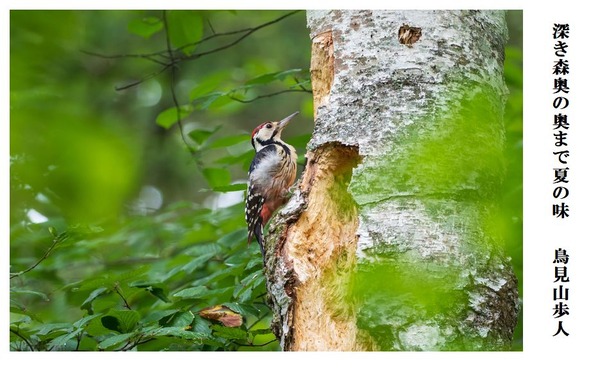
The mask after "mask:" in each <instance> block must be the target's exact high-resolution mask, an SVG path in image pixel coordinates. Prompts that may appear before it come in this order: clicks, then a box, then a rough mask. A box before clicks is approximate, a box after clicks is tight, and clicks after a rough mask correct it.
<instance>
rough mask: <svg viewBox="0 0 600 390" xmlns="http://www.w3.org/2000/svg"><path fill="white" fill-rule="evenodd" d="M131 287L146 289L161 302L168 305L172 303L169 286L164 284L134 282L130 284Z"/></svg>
mask: <svg viewBox="0 0 600 390" xmlns="http://www.w3.org/2000/svg"><path fill="white" fill-rule="evenodd" d="M129 285H130V286H131V287H138V288H143V289H146V291H148V292H149V293H150V294H152V295H154V296H155V297H157V298H158V299H160V300H161V301H163V302H165V303H168V302H171V301H170V300H169V297H168V296H167V295H168V292H167V291H168V290H167V286H166V285H165V284H164V283H160V282H156V283H154V282H152V283H150V282H133V283H130V284H129Z"/></svg>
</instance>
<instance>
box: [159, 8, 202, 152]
mask: <svg viewBox="0 0 600 390" xmlns="http://www.w3.org/2000/svg"><path fill="white" fill-rule="evenodd" d="M163 19H164V24H165V36H166V39H167V49H168V51H169V57H170V59H171V61H172V62H173V61H175V59H174V57H173V50H172V48H171V39H170V38H171V37H170V35H169V24H168V23H167V11H163ZM175 73H176V72H175V67H171V83H170V84H171V98H172V99H173V104H175V109H176V111H177V127H178V128H179V134H180V135H181V139H182V140H183V142H184V143H185V145H186V146H187V148H188V150H189V151H190V153H192V154H193V153H194V148H193V147H192V145H190V144H189V143H188V141H187V139H186V138H185V134H184V133H183V124H182V123H181V112H180V107H179V102H178V100H177V94H176V93H175V84H176V77H175Z"/></svg>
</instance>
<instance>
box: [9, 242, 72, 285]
mask: <svg viewBox="0 0 600 390" xmlns="http://www.w3.org/2000/svg"><path fill="white" fill-rule="evenodd" d="M66 239H67V234H66V233H61V234H59V235H58V236H56V237H54V240H52V245H50V247H49V248H48V249H47V250H46V253H44V255H43V256H42V257H41V258H40V259H39V260H38V261H37V262H36V263H35V264H34V265H32V266H31V267H29V268H27V269H26V270H24V271H21V272H15V273H12V274H10V278H11V279H12V278H16V277H17V276H21V275H23V274H26V273H27V272H29V271H31V270H32V269H34V268H35V267H37V266H38V265H40V263H41V262H42V261H44V260H46V259H47V258H48V257H50V254H52V252H53V251H54V249H55V248H56V246H57V245H58V244H60V243H61V242H63V241H64V240H66Z"/></svg>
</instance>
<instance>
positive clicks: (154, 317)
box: [141, 309, 179, 324]
mask: <svg viewBox="0 0 600 390" xmlns="http://www.w3.org/2000/svg"><path fill="white" fill-rule="evenodd" d="M178 311H179V310H177V309H170V310H159V311H153V312H151V313H150V314H148V315H147V316H146V317H144V319H143V320H142V321H141V323H142V324H149V323H152V322H154V321H159V320H161V319H163V318H165V317H168V316H172V315H173V314H175V313H177V312H178Z"/></svg>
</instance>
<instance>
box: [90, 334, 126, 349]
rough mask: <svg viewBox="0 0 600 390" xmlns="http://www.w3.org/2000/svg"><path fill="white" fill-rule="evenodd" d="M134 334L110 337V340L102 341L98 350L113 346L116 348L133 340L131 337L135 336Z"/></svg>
mask: <svg viewBox="0 0 600 390" xmlns="http://www.w3.org/2000/svg"><path fill="white" fill-rule="evenodd" d="M133 335H134V333H123V334H118V335H115V336H110V337H108V338H106V339H105V340H104V341H102V342H101V343H100V344H98V348H99V349H106V348H109V347H112V346H115V345H117V344H120V343H123V342H125V341H127V340H129V338H131V336H133Z"/></svg>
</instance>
